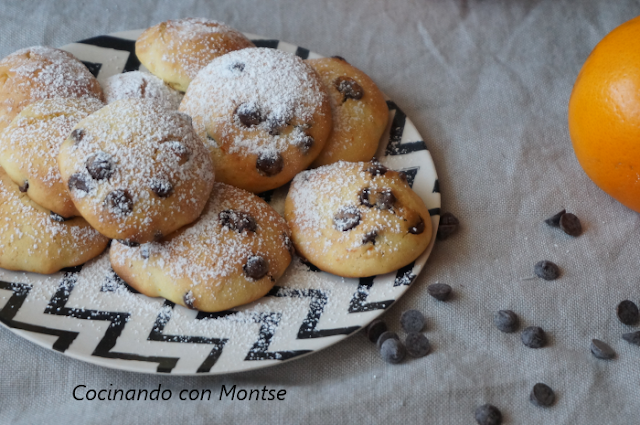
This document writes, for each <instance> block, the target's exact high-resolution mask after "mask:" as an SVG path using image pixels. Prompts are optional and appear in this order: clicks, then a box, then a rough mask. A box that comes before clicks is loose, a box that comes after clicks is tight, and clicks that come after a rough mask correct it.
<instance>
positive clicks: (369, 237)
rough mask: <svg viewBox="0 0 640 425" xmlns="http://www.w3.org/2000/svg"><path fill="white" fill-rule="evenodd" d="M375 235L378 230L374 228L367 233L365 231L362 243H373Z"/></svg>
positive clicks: (374, 242)
mask: <svg viewBox="0 0 640 425" xmlns="http://www.w3.org/2000/svg"><path fill="white" fill-rule="evenodd" d="M377 237H378V232H376V231H375V230H372V231H370V232H369V233H365V235H364V236H363V237H362V245H366V244H368V243H371V244H373V245H375V244H376V238H377Z"/></svg>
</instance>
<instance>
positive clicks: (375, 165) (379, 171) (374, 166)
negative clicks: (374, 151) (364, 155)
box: [364, 160, 389, 177]
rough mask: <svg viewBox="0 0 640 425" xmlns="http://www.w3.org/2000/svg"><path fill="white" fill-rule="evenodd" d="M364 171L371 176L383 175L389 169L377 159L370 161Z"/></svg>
mask: <svg viewBox="0 0 640 425" xmlns="http://www.w3.org/2000/svg"><path fill="white" fill-rule="evenodd" d="M364 171H365V172H367V173H369V174H371V177H376V176H384V175H385V174H386V173H387V171H389V169H388V168H387V167H385V166H384V165H382V164H380V163H379V162H378V161H375V160H373V161H371V165H370V166H369V167H368V168H365V170H364Z"/></svg>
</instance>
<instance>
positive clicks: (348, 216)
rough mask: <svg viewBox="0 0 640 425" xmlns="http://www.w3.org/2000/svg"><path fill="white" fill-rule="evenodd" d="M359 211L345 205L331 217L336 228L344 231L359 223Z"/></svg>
mask: <svg viewBox="0 0 640 425" xmlns="http://www.w3.org/2000/svg"><path fill="white" fill-rule="evenodd" d="M360 218H361V216H360V211H358V208H356V207H354V206H350V205H349V206H346V207H342V208H340V210H339V211H338V212H337V213H336V215H335V216H334V217H333V225H334V226H335V227H336V229H338V230H340V231H342V232H346V231H347V230H351V229H353V228H354V227H356V226H357V225H358V224H360Z"/></svg>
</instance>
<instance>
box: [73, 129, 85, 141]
mask: <svg viewBox="0 0 640 425" xmlns="http://www.w3.org/2000/svg"><path fill="white" fill-rule="evenodd" d="M70 137H71V138H72V139H73V141H74V142H76V143H78V142H80V141H81V140H82V138H83V137H84V130H83V129H82V128H76V129H75V130H73V131H72V132H71V134H70Z"/></svg>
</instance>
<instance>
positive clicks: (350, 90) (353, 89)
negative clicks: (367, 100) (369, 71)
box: [333, 76, 364, 102]
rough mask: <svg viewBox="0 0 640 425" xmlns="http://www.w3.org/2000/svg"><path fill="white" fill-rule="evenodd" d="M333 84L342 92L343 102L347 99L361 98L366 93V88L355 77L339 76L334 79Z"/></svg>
mask: <svg viewBox="0 0 640 425" xmlns="http://www.w3.org/2000/svg"><path fill="white" fill-rule="evenodd" d="M333 85H334V86H336V88H337V89H338V91H339V92H340V93H342V101H343V102H346V101H347V99H354V100H360V99H362V96H363V95H364V89H363V88H362V86H361V85H360V84H358V82H357V81H356V80H354V79H353V78H349V77H344V76H341V77H338V78H336V79H335V80H334V81H333Z"/></svg>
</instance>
